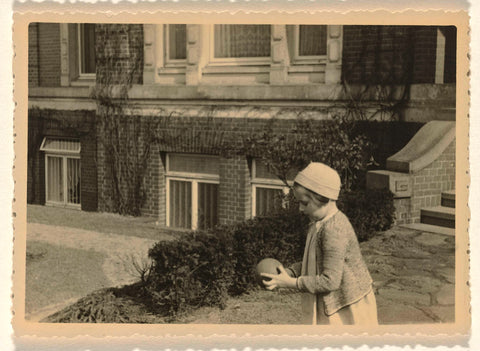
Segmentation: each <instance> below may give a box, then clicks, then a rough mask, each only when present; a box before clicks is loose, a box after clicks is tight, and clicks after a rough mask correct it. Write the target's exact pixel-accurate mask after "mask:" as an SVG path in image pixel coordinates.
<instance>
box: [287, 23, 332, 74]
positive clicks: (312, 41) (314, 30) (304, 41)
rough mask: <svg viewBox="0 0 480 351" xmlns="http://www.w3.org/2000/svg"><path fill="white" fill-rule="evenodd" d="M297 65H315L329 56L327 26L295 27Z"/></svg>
mask: <svg viewBox="0 0 480 351" xmlns="http://www.w3.org/2000/svg"><path fill="white" fill-rule="evenodd" d="M294 41H295V55H294V56H295V63H297V64H302V63H303V64H313V63H320V62H321V61H322V60H325V58H326V55H327V26H324V25H296V26H295V27H294Z"/></svg>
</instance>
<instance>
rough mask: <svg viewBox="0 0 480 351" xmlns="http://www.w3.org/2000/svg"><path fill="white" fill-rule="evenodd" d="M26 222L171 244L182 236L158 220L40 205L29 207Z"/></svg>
mask: <svg viewBox="0 0 480 351" xmlns="http://www.w3.org/2000/svg"><path fill="white" fill-rule="evenodd" d="M27 222H29V223H41V224H48V225H53V226H60V227H70V228H78V229H83V230H89V231H95V232H99V233H107V234H118V235H127V236H136V237H139V238H145V239H153V240H170V239H173V238H175V237H178V236H179V235H180V233H181V232H179V231H174V230H171V229H168V228H165V227H161V226H159V225H158V224H157V223H156V220H155V218H151V217H132V216H121V215H119V214H113V213H98V212H85V211H79V210H74V209H67V208H58V207H49V206H40V205H28V206H27Z"/></svg>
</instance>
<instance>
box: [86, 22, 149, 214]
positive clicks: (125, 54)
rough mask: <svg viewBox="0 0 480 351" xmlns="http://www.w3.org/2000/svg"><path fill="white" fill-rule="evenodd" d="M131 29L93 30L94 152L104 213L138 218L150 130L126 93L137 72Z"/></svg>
mask: <svg viewBox="0 0 480 351" xmlns="http://www.w3.org/2000/svg"><path fill="white" fill-rule="evenodd" d="M134 28H135V27H133V26H131V25H128V24H105V25H97V26H96V49H97V72H96V73H97V84H96V86H95V91H94V93H93V97H94V99H95V100H96V103H97V128H98V135H99V138H98V141H99V147H100V146H101V148H102V149H103V152H104V155H105V159H104V162H105V165H106V168H107V169H106V172H107V175H106V176H105V181H106V182H108V183H109V184H107V187H108V188H109V189H110V190H111V196H112V199H111V201H108V202H107V203H106V206H107V207H108V208H107V210H110V211H112V212H118V213H120V214H124V215H134V216H137V215H140V210H141V207H142V205H143V202H144V200H145V189H144V187H143V182H144V177H145V172H146V168H147V167H146V166H147V161H148V159H149V156H150V152H151V140H152V139H153V134H152V130H153V129H154V128H155V126H152V125H151V124H153V123H155V121H154V120H150V122H151V123H145V122H144V121H142V117H140V116H135V114H134V111H135V106H133V105H132V104H131V102H130V99H129V95H128V93H129V90H130V89H131V88H132V85H133V84H134V83H135V82H136V80H137V79H138V76H139V72H141V66H142V65H143V63H142V58H141V55H140V52H139V50H134V49H132V47H133V44H132V40H133V39H134V38H133V37H134V36H135V34H136V33H133V32H132V31H133V30H134Z"/></svg>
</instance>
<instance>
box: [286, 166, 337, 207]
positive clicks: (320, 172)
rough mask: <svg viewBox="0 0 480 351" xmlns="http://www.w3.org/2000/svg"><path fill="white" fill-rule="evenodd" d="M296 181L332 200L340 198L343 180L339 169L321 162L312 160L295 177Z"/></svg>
mask: <svg viewBox="0 0 480 351" xmlns="http://www.w3.org/2000/svg"><path fill="white" fill-rule="evenodd" d="M295 182H296V183H298V184H300V185H301V186H303V187H305V188H306V189H308V190H311V191H313V192H314V193H317V194H319V195H322V196H324V197H326V198H328V199H331V200H338V194H339V193H340V187H341V181H340V176H339V175H338V173H337V171H335V170H334V169H333V168H330V167H329V166H327V165H325V164H323V163H320V162H311V163H310V164H309V165H308V166H307V167H306V168H305V169H304V170H303V171H301V172H299V173H298V174H297V176H296V177H295Z"/></svg>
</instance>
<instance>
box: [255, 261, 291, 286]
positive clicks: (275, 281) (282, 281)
mask: <svg viewBox="0 0 480 351" xmlns="http://www.w3.org/2000/svg"><path fill="white" fill-rule="evenodd" d="M278 270H279V271H280V274H268V273H262V274H261V276H262V277H265V278H271V280H262V282H263V284H264V285H265V287H266V288H267V289H268V290H273V289H275V288H296V287H297V279H296V278H292V277H290V276H289V275H288V273H287V272H286V271H285V268H284V267H283V266H278Z"/></svg>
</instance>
